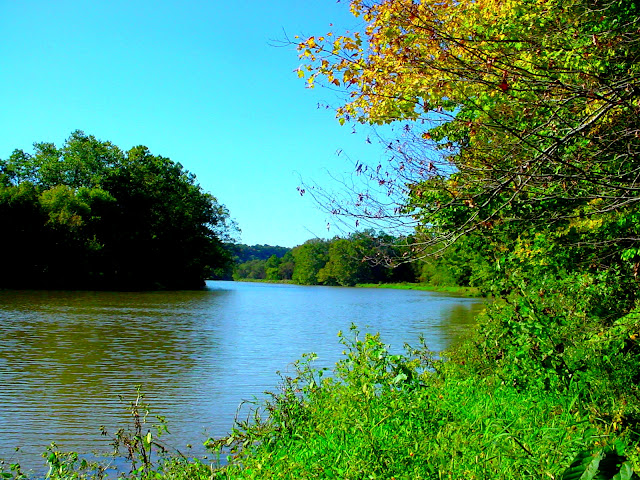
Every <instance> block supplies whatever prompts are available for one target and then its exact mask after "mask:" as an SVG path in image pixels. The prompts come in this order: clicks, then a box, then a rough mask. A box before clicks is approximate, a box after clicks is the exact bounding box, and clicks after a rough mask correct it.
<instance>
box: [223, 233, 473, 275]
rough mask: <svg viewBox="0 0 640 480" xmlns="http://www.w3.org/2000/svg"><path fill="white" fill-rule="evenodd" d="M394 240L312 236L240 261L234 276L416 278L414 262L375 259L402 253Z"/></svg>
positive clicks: (371, 235)
mask: <svg viewBox="0 0 640 480" xmlns="http://www.w3.org/2000/svg"><path fill="white" fill-rule="evenodd" d="M394 243H397V240H396V239H394V238H392V237H390V236H389V235H385V234H383V233H380V234H377V233H375V232H373V231H365V232H359V233H353V234H351V235H349V236H347V237H346V238H340V237H335V238H333V239H331V240H323V239H319V238H315V239H311V240H308V241H306V242H305V243H303V244H302V245H298V246H297V247H295V248H293V249H291V250H286V253H284V255H281V256H278V255H276V254H273V255H271V256H270V257H269V258H267V259H265V260H260V259H257V258H254V259H251V260H249V261H247V262H245V263H241V264H240V265H238V266H237V267H236V270H235V273H234V278H235V279H237V280H242V279H255V280H258V279H259V280H269V281H279V280H290V281H292V282H294V283H297V284H300V285H341V286H353V285H356V284H358V283H384V282H400V281H406V282H413V281H415V280H416V275H415V273H414V270H415V268H416V266H415V265H408V264H404V265H401V266H398V267H397V268H392V267H391V266H389V265H387V264H385V263H383V262H382V261H378V262H375V260H376V259H377V258H379V257H381V256H382V255H384V256H385V258H386V259H389V260H390V259H392V258H394V259H395V258H396V257H398V256H401V255H402V251H403V247H402V246H400V245H394ZM272 248H281V247H272ZM405 250H406V249H405ZM450 284H451V285H457V284H456V283H450ZM460 285H462V284H460Z"/></svg>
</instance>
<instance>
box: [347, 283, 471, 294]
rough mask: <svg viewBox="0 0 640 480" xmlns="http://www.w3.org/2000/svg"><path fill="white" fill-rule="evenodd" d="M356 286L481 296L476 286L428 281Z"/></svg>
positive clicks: (360, 285) (360, 284) (359, 286)
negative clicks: (433, 283) (457, 285)
mask: <svg viewBox="0 0 640 480" xmlns="http://www.w3.org/2000/svg"><path fill="white" fill-rule="evenodd" d="M356 287H358V288H394V289H398V290H423V291H426V292H438V293H450V294H452V295H459V296H464V297H482V296H483V295H482V293H481V292H480V289H479V288H477V287H452V286H444V285H430V284H428V283H408V282H401V283H358V284H356Z"/></svg>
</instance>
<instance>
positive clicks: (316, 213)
mask: <svg viewBox="0 0 640 480" xmlns="http://www.w3.org/2000/svg"><path fill="white" fill-rule="evenodd" d="M330 24H333V26H330ZM358 26H359V24H358V20H357V19H355V18H353V17H352V16H351V15H350V14H349V12H348V2H336V1H335V0H297V1H296V0H273V1H269V2H266V1H243V2H228V1H224V2H223V1H217V0H215V1H189V0H179V1H178V0H175V1H174V0H171V1H157V0H156V1H150V0H144V1H143V0H126V1H120V0H113V1H109V2H107V1H97V0H96V1H89V0H86V1H64V0H56V1H55V2H54V1H51V0H42V1H35V0H0V32H2V38H1V40H0V69H1V70H0V99H1V103H0V104H1V105H2V107H1V110H0V131H2V135H0V158H7V157H8V156H9V155H10V154H11V152H12V151H13V150H14V149H15V148H20V149H23V150H25V151H29V152H31V151H32V144H33V143H34V142H41V141H48V142H54V143H55V144H56V145H58V146H60V145H62V144H63V142H64V140H65V139H66V138H67V137H68V136H69V134H70V133H71V132H72V131H74V130H76V129H79V130H83V131H84V132H85V133H87V134H91V135H94V136H96V137H97V138H99V139H101V140H109V141H111V142H113V143H114V144H116V145H118V146H119V147H121V148H123V149H125V150H128V149H129V148H131V147H133V146H135V145H146V146H147V147H149V149H150V150H151V152H152V153H153V154H155V155H162V156H165V157H169V158H171V159H172V160H174V161H176V162H180V163H181V164H182V165H183V166H184V167H185V168H186V169H188V170H189V171H191V172H193V173H194V174H195V175H196V176H197V178H198V182H199V183H200V185H201V186H202V187H203V188H204V189H205V190H206V191H209V192H211V193H212V194H213V195H215V196H216V197H217V198H218V200H219V201H220V202H221V203H223V204H225V205H226V206H227V207H228V209H229V211H230V213H231V216H232V217H233V218H235V219H236V220H237V222H238V224H239V226H240V228H241V230H242V235H241V241H242V242H243V243H248V244H256V243H260V244H262V243H266V244H271V245H283V246H295V245H298V244H300V243H302V242H304V241H305V240H307V239H309V238H312V237H315V236H319V237H331V236H333V235H335V234H338V233H340V232H339V231H337V230H334V229H332V230H329V231H327V228H326V227H327V223H332V222H333V219H331V218H330V217H328V216H327V215H326V214H325V213H324V212H322V211H321V210H320V209H319V208H318V207H317V206H316V205H315V203H314V202H313V200H312V199H311V198H310V197H309V196H308V195H306V196H304V197H301V196H300V195H299V194H298V192H297V190H296V187H297V186H298V185H300V179H301V178H302V179H303V180H304V181H307V182H316V183H319V184H321V185H326V186H328V187H329V188H334V187H332V186H331V179H330V177H329V175H328V172H331V174H333V175H338V176H339V175H341V174H343V173H345V172H349V171H351V169H352V168H353V167H352V163H351V162H350V161H348V160H347V158H350V159H351V161H356V160H371V159H372V158H373V161H377V159H378V158H380V157H382V156H383V152H382V148H381V147H380V146H379V145H377V144H376V143H374V144H372V145H370V144H368V143H367V142H366V141H365V140H366V137H367V134H368V132H367V129H366V128H365V127H362V126H358V127H357V133H355V134H354V133H352V126H349V125H346V126H340V125H339V124H338V122H337V120H336V119H335V114H334V112H333V111H332V110H327V109H323V108H321V109H318V108H317V105H318V103H319V102H323V103H330V104H333V105H337V104H338V102H339V98H338V97H337V96H336V93H335V92H332V91H330V90H328V89H322V88H317V89H313V90H309V89H306V88H305V85H304V81H303V80H300V79H298V78H297V75H296V74H295V73H294V70H295V69H296V67H297V66H298V65H299V63H300V62H299V60H298V57H297V54H296V52H295V49H294V48H293V47H278V46H274V44H276V43H277V41H278V40H282V39H283V38H284V36H285V33H284V32H286V34H287V35H289V36H290V37H293V36H294V35H301V36H305V35H315V34H323V33H326V32H327V31H329V30H334V31H338V32H342V31H344V30H345V29H350V28H358ZM338 151H342V152H343V153H342V154H340V155H338V154H337V152H338Z"/></svg>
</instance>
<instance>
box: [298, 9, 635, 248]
mask: <svg viewBox="0 0 640 480" xmlns="http://www.w3.org/2000/svg"><path fill="white" fill-rule="evenodd" d="M637 9H638V7H637V5H636V3H635V2H627V1H621V2H620V1H613V0H604V1H602V0H601V1H587V0H570V1H559V0H547V1H542V2H534V1H529V0H520V1H516V2H499V1H496V0H479V1H473V2H471V1H463V2H451V1H443V2H430V1H419V2H414V1H411V0H390V1H380V2H365V1H361V0H353V1H352V2H351V10H352V12H353V13H354V14H355V15H356V16H360V17H362V18H363V20H364V21H365V23H366V26H365V28H364V32H362V33H360V32H355V33H353V34H350V35H342V36H336V35H334V34H333V33H331V32H330V33H329V34H327V35H324V36H321V37H320V36H314V37H310V38H308V39H306V40H304V41H301V42H300V43H299V44H298V48H299V51H300V57H301V58H302V59H303V60H305V61H306V64H305V65H303V66H302V67H301V68H300V70H299V74H300V75H301V76H304V75H305V74H306V75H308V83H309V85H310V86H313V85H314V83H317V82H319V81H320V80H321V79H324V80H325V82H326V83H327V84H330V85H332V86H342V87H344V88H345V89H346V91H347V92H348V94H349V100H348V101H347V102H346V104H345V105H343V106H341V107H340V108H339V109H338V116H339V118H340V120H341V122H344V121H347V120H350V119H356V120H358V121H360V122H368V123H372V124H383V123H389V122H397V121H409V122H410V123H408V124H406V125H405V135H404V137H402V138H399V139H397V140H396V141H392V142H390V143H389V145H388V149H389V153H390V157H391V159H392V160H393V161H392V162H391V164H390V165H391V166H390V167H389V168H385V167H384V166H383V165H381V164H380V165H378V166H377V167H376V166H375V165H365V166H363V165H361V164H358V165H356V173H358V174H361V175H363V176H368V178H369V179H370V180H371V181H372V182H373V184H374V185H376V184H377V186H378V187H381V189H383V194H385V193H386V194H387V195H389V196H391V197H392V198H395V199H396V200H397V201H396V202H395V203H394V202H386V201H383V200H379V199H378V200H376V198H375V197H374V196H373V195H371V194H370V193H371V192H370V191H369V190H363V191H361V192H354V193H355V198H356V200H355V201H352V202H351V204H346V205H345V203H343V202H342V203H340V204H339V205H336V204H335V203H331V201H330V199H329V201H328V202H327V203H328V205H327V206H328V208H329V209H331V210H333V211H334V212H335V211H339V212H341V213H347V214H351V215H355V216H356V217H358V218H359V219H361V218H372V219H384V220H386V221H393V220H398V221H400V222H402V223H403V224H405V225H406V224H409V225H412V226H414V227H416V228H417V229H418V230H419V231H423V232H425V233H428V235H425V236H423V237H422V240H423V243H424V245H425V246H426V245H433V244H437V243H441V242H445V243H451V242H453V241H455V240H456V239H457V238H459V237H460V236H461V235H463V234H465V233H469V232H471V231H475V230H484V231H487V230H491V229H493V228H494V227H496V226H497V225H500V224H504V223H505V222H507V221H509V222H514V221H519V222H526V224H534V223H536V224H544V225H547V226H548V225H550V224H554V225H556V226H557V227H558V228H565V227H566V226H567V225H568V224H571V223H572V222H574V223H575V221H576V219H578V218H600V219H601V218H603V217H604V216H609V218H610V221H607V222H605V223H606V224H607V226H606V227H603V228H604V230H602V231H599V232H598V233H597V237H599V238H600V239H599V240H596V238H595V237H596V235H594V236H592V237H593V238H591V239H590V241H591V242H592V243H595V242H598V243H599V246H600V247H603V246H604V247H606V246H614V249H615V250H617V251H620V250H625V249H626V250H628V251H629V252H634V251H635V250H634V249H637V246H638V240H639V237H638V233H639V232H638V231H637V229H636V228H635V227H632V226H631V225H630V223H632V222H630V223H629V225H628V228H626V229H618V228H612V224H615V223H616V222H619V221H622V219H623V218H625V217H629V216H632V217H633V218H635V214H634V213H632V212H634V211H635V209H637V205H638V201H639V199H640V196H639V195H638V194H637V192H638V182H637V179H638V166H637V165H638V147H639V146H640V137H639V135H638V134H637V132H638V131H640V124H639V122H640V120H639V119H640V115H639V113H640V101H639V95H640V82H639V73H640V66H639V65H640V63H639V62H638V60H639V59H640V57H639V54H640V50H639V48H638V47H639V41H638V37H637V29H638V26H639V22H640V20H639V18H640V16H639V15H638V10H637ZM325 200H326V199H325ZM367 200H369V201H368V202H367ZM434 227H435V228H434ZM518 228H521V227H518ZM585 230H586V229H585ZM599 230H601V229H599ZM427 231H428V232H427ZM434 233H435V235H434ZM585 233H586V232H585ZM603 235H605V237H604V238H603ZM585 240H589V239H585ZM416 246H417V245H416V244H414V247H416ZM631 254H632V253H629V255H631ZM604 256H606V253H605V255H604Z"/></svg>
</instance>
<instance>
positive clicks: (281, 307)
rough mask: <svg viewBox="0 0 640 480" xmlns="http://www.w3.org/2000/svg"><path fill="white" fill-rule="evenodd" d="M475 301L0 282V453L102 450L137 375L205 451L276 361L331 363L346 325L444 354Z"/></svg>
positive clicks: (329, 291)
mask: <svg viewBox="0 0 640 480" xmlns="http://www.w3.org/2000/svg"><path fill="white" fill-rule="evenodd" d="M482 308H483V303H482V301H481V300H479V299H472V298H459V297H454V296H447V295H443V294H437V293H432V292H424V291H416V290H395V289H372V288H340V287H304V286H297V285H274V284H263V283H239V282H217V281H216V282H214V281H211V282H208V283H207V288H206V289H203V290H198V291H176V292H90V291H70V292H64V291H17V290H4V291H3V290H0V325H2V328H3V330H4V332H3V335H2V336H0V382H1V388H0V458H4V459H5V460H7V461H10V462H13V461H19V462H20V463H21V464H22V465H23V467H26V468H29V469H34V470H36V471H40V470H41V469H42V466H43V465H44V461H43V459H42V458H41V457H40V454H41V453H42V452H44V451H45V449H46V447H47V445H49V444H50V443H51V442H55V443H56V444H57V445H58V446H59V447H60V448H62V449H69V450H74V451H79V452H83V453H89V452H91V451H93V450H99V451H107V450H108V441H107V440H106V439H105V437H103V436H101V435H100V426H101V425H104V426H105V427H106V428H107V430H108V431H109V432H114V431H115V430H116V427H117V426H118V425H121V424H122V422H123V421H124V419H125V418H126V412H127V410H126V404H127V403H128V402H130V401H132V400H134V398H135V388H136V385H141V387H142V391H143V392H144V393H145V400H146V401H147V403H149V404H150V406H151V409H152V413H156V414H161V415H164V416H166V418H167V422H168V425H169V430H170V431H171V435H170V436H169V437H168V438H167V441H168V443H169V444H170V445H171V446H173V447H175V448H178V449H179V450H180V451H182V452H183V453H185V454H186V455H202V454H203V453H204V449H203V447H202V443H203V442H204V441H205V440H206V438H207V437H208V436H221V435H224V434H225V433H226V432H228V431H229V429H230V427H231V425H232V423H233V419H234V416H235V414H236V410H237V408H238V406H239V404H240V403H241V402H242V401H243V400H252V399H255V398H258V399H259V398H263V392H264V391H265V390H274V387H275V386H276V385H277V384H278V380H279V377H278V375H277V373H276V372H277V371H281V372H283V373H286V372H291V364H292V362H294V361H295V360H297V359H299V358H300V356H301V355H302V354H303V353H306V352H315V353H316V354H317V355H318V360H317V361H316V365H317V366H318V367H331V366H332V365H333V364H334V363H335V362H336V361H337V360H338V359H339V358H340V355H341V352H342V350H343V346H342V345H340V343H339V341H338V338H337V333H338V331H340V330H342V331H345V332H346V331H348V330H349V327H350V325H351V324H352V323H355V324H356V325H357V326H358V327H359V329H360V331H361V332H362V333H364V332H372V333H373V332H380V333H381V335H382V340H383V341H384V342H385V343H387V344H390V345H391V346H392V350H393V351H395V352H400V351H401V350H402V346H403V344H404V343H405V342H407V343H409V344H413V345H417V344H418V339H419V337H420V336H421V335H422V336H424V337H425V338H426V343H427V345H428V346H429V347H430V348H431V349H432V350H434V351H440V350H442V349H444V348H446V347H447V346H449V345H450V344H451V343H452V342H455V341H456V339H458V338H459V337H460V336H461V335H463V334H464V333H465V332H466V331H468V329H469V326H470V325H471V324H472V323H473V321H474V317H475V315H476V314H477V313H478V312H479V311H480V310H481V309H482ZM119 396H122V397H123V399H124V401H125V402H124V403H122V402H120V401H119ZM187 444H191V445H192V446H193V447H191V448H189V447H187ZM16 447H20V450H19V451H18V452H16V451H15V448H16Z"/></svg>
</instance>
